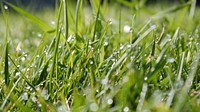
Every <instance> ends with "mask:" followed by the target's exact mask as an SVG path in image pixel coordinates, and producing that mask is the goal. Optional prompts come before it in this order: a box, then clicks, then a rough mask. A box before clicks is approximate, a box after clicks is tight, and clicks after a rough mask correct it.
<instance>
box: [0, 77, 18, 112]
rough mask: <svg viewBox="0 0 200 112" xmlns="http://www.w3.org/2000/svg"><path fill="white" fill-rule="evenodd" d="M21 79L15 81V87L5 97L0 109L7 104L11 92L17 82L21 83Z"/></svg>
mask: <svg viewBox="0 0 200 112" xmlns="http://www.w3.org/2000/svg"><path fill="white" fill-rule="evenodd" d="M20 80H21V77H20V78H18V79H17V81H16V82H15V84H14V85H13V87H12V88H11V90H10V92H9V93H8V94H7V96H6V98H5V99H4V101H3V103H2V105H1V108H0V110H3V109H4V107H5V105H6V102H7V101H8V99H9V97H10V95H11V93H12V92H13V90H14V89H15V87H16V86H17V84H18V83H19V81H20Z"/></svg>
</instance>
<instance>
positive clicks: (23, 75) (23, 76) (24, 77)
mask: <svg viewBox="0 0 200 112" xmlns="http://www.w3.org/2000/svg"><path fill="white" fill-rule="evenodd" d="M8 57H9V59H10V60H11V62H12V63H13V64H14V66H15V68H16V70H17V71H18V72H20V73H21V76H22V78H23V79H24V80H25V81H26V83H27V84H28V85H29V86H30V87H31V88H32V89H33V90H34V91H36V89H35V87H34V86H33V85H32V84H31V83H30V82H29V81H28V79H27V78H26V76H25V74H24V73H23V72H22V71H21V70H20V69H19V67H17V65H16V64H15V62H14V61H13V59H12V58H11V57H10V56H8Z"/></svg>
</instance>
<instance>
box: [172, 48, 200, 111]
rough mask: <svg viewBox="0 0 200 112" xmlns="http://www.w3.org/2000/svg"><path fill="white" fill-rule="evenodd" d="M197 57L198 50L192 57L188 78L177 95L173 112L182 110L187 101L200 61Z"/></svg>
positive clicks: (199, 53)
mask: <svg viewBox="0 0 200 112" xmlns="http://www.w3.org/2000/svg"><path fill="white" fill-rule="evenodd" d="M199 55H200V50H198V51H197V52H196V53H195V55H194V58H193V64H192V66H191V69H190V72H189V74H188V77H187V79H186V81H185V84H184V86H183V88H182V90H181V92H180V93H179V95H178V98H177V102H176V103H175V104H174V108H173V111H174V112H180V111H181V110H182V108H183V106H184V103H185V102H186V101H187V99H186V98H187V97H188V92H189V91H190V89H191V86H192V84H193V80H194V77H195V74H196V72H197V69H198V65H199V59H200V56H199Z"/></svg>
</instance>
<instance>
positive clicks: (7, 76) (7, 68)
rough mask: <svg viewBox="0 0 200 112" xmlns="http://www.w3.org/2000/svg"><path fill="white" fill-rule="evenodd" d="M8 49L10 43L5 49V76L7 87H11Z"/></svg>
mask: <svg viewBox="0 0 200 112" xmlns="http://www.w3.org/2000/svg"><path fill="white" fill-rule="evenodd" d="M8 47H9V43H7V44H6V48H5V62H4V64H5V65H4V74H5V83H6V85H9V79H10V74H9V65H8Z"/></svg>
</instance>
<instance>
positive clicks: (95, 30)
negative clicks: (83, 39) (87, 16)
mask: <svg viewBox="0 0 200 112" xmlns="http://www.w3.org/2000/svg"><path fill="white" fill-rule="evenodd" d="M99 15H100V5H99V8H98V12H97V17H96V20H95V26H94V32H93V37H92V41H94V40H95V37H96V33H97V32H100V31H99V30H101V28H99V27H101V20H99Z"/></svg>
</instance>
